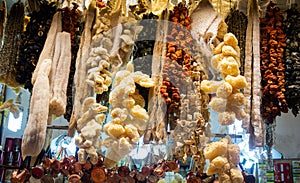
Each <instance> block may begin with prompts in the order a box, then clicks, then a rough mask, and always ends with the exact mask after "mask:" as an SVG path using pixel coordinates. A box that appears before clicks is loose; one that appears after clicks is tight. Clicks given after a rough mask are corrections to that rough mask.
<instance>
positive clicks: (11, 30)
mask: <svg viewBox="0 0 300 183" xmlns="http://www.w3.org/2000/svg"><path fill="white" fill-rule="evenodd" d="M23 27H24V4H23V3H22V2H17V3H14V4H13V5H12V7H11V9H10V12H9V15H8V18H7V22H6V26H5V35H4V43H3V47H2V49H1V53H0V82H3V83H5V84H7V85H8V86H11V87H18V86H20V84H19V83H17V82H16V80H15V77H16V70H15V65H16V62H17V54H18V50H19V45H20V37H21V34H22V32H23Z"/></svg>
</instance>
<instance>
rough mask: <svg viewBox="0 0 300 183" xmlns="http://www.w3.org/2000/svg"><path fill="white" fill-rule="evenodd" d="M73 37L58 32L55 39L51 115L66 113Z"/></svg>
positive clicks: (51, 83)
mask: <svg viewBox="0 0 300 183" xmlns="http://www.w3.org/2000/svg"><path fill="white" fill-rule="evenodd" d="M71 48H72V46H71V36H70V33H68V32H58V33H57V35H56V38H55V47H54V54H53V58H52V63H51V72H50V75H49V79H50V95H51V96H50V104H49V113H50V114H54V115H55V116H61V115H63V114H64V113H65V112H66V106H67V85H68V79H69V73H70V65H71V57H72V54H71Z"/></svg>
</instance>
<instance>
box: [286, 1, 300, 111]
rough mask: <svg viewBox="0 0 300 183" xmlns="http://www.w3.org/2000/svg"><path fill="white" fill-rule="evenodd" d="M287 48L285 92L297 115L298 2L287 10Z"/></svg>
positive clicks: (299, 80)
mask: <svg viewBox="0 0 300 183" xmlns="http://www.w3.org/2000/svg"><path fill="white" fill-rule="evenodd" d="M285 33H286V37H287V40H286V44H287V47H286V50H285V61H284V67H285V78H286V79H285V80H286V82H285V90H286V91H285V92H284V95H285V97H286V101H287V103H288V107H289V108H290V109H292V113H293V114H294V115H295V116H297V115H298V114H299V111H300V92H299V90H300V48H299V42H300V12H299V11H298V10H297V6H296V4H294V5H293V6H292V8H291V9H289V10H287V18H286V20H285Z"/></svg>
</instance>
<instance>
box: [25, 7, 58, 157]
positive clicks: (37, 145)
mask: <svg viewBox="0 0 300 183" xmlns="http://www.w3.org/2000/svg"><path fill="white" fill-rule="evenodd" d="M60 31H61V14H60V13H56V14H55V15H54V16H53V20H52V23H51V27H50V30H49V33H48V35H47V39H46V42H45V47H44V48H43V51H42V53H41V55H40V57H39V62H38V64H37V67H36V69H35V70H34V73H33V78H32V84H33V91H32V97H31V99H30V113H29V118H28V122H27V125H26V128H25V131H24V136H23V139H22V154H23V156H24V157H26V156H37V155H38V154H39V153H40V151H41V150H42V148H43V145H44V142H45V139H46V129H47V123H48V122H52V119H51V118H49V116H50V115H49V114H51V112H50V110H49V104H50V99H51V91H52V88H51V85H50V83H52V82H53V81H54V78H50V72H53V71H51V67H52V54H53V50H54V48H55V39H56V35H57V33H58V32H60ZM41 105H43V106H41Z"/></svg>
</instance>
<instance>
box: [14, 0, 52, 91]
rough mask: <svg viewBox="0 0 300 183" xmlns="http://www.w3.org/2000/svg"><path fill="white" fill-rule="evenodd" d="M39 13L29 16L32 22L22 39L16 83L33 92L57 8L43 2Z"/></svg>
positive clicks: (35, 12)
mask: <svg viewBox="0 0 300 183" xmlns="http://www.w3.org/2000/svg"><path fill="white" fill-rule="evenodd" d="M39 9H40V10H39V11H33V12H32V13H31V14H29V17H30V21H29V22H28V24H27V26H26V30H25V32H24V34H22V37H21V43H20V49H19V57H18V62H17V64H16V72H17V75H16V81H17V82H19V83H20V84H22V85H24V88H25V89H29V91H31V90H32V87H33V85H32V83H31V77H32V72H33V71H34V69H35V67H36V64H37V62H38V59H39V56H40V54H41V51H42V50H43V47H44V43H45V41H46V38H47V34H48V31H49V28H50V25H51V21H52V18H53V15H54V13H55V12H56V6H55V5H54V4H53V3H52V4H49V3H47V2H46V1H42V2H41V4H40V8H39Z"/></svg>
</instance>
